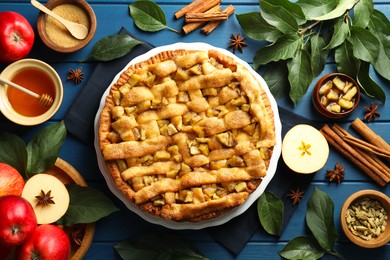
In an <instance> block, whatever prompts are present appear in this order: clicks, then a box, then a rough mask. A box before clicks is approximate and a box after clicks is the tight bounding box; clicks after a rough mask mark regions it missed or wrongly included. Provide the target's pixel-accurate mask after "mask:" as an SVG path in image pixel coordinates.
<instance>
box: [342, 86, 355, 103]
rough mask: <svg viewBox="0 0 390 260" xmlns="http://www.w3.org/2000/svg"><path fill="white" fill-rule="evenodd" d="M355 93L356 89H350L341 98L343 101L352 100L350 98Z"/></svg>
mask: <svg viewBox="0 0 390 260" xmlns="http://www.w3.org/2000/svg"><path fill="white" fill-rule="evenodd" d="M356 93H357V88H356V87H352V88H350V89H349V90H348V91H347V93H345V95H344V96H343V98H344V99H345V100H352V98H353V97H354V96H355V95H356Z"/></svg>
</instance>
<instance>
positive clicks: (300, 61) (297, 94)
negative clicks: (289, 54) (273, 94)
mask: <svg viewBox="0 0 390 260" xmlns="http://www.w3.org/2000/svg"><path fill="white" fill-rule="evenodd" d="M310 60H311V58H310V54H309V53H308V52H307V51H306V50H300V51H298V52H297V54H296V55H295V57H294V58H292V59H291V60H289V61H287V68H288V81H289V82H290V86H291V90H290V98H291V100H292V101H293V102H294V104H295V105H296V104H297V103H298V101H299V100H300V99H301V98H302V97H303V95H304V94H305V93H306V91H307V89H308V88H309V86H310V84H311V82H312V81H313V78H314V77H313V72H312V69H311V65H310Z"/></svg>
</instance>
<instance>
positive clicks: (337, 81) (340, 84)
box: [332, 77, 345, 90]
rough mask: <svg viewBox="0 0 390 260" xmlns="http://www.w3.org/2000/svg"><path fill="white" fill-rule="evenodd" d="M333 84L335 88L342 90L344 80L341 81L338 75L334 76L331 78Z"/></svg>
mask: <svg viewBox="0 0 390 260" xmlns="http://www.w3.org/2000/svg"><path fill="white" fill-rule="evenodd" d="M332 82H333V84H334V85H335V86H336V88H338V89H339V90H343V88H344V86H345V82H344V81H342V80H341V79H340V78H339V77H335V78H334V79H333V80H332Z"/></svg>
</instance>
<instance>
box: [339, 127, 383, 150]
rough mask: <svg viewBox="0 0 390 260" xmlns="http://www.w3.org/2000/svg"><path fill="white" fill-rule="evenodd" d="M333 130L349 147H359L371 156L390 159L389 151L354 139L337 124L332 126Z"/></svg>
mask: <svg viewBox="0 0 390 260" xmlns="http://www.w3.org/2000/svg"><path fill="white" fill-rule="evenodd" d="M333 128H335V129H334V130H335V131H336V132H337V131H339V132H338V134H339V135H340V136H341V137H342V138H343V139H344V140H345V141H346V142H347V143H349V144H350V145H353V146H355V147H359V148H361V149H363V150H367V151H369V152H371V153H373V154H376V155H379V156H382V157H387V158H390V150H388V151H387V150H385V149H382V148H380V147H378V146H375V145H373V144H371V143H368V142H366V141H363V140H361V139H359V138H356V137H354V136H352V135H350V134H349V133H348V131H346V130H345V129H343V128H342V127H340V126H338V125H337V124H335V125H334V126H333Z"/></svg>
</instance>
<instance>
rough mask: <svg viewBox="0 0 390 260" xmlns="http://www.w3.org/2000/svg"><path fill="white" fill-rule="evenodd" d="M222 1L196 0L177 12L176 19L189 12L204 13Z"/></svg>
mask: <svg viewBox="0 0 390 260" xmlns="http://www.w3.org/2000/svg"><path fill="white" fill-rule="evenodd" d="M220 3H221V0H195V1H194V2H192V3H191V4H189V5H186V6H185V7H183V8H182V9H180V10H179V11H177V12H176V13H175V17H176V19H179V18H181V17H183V16H184V15H186V14H187V13H190V12H192V13H203V12H205V11H207V10H209V9H210V8H212V7H214V6H216V5H218V4H220Z"/></svg>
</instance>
